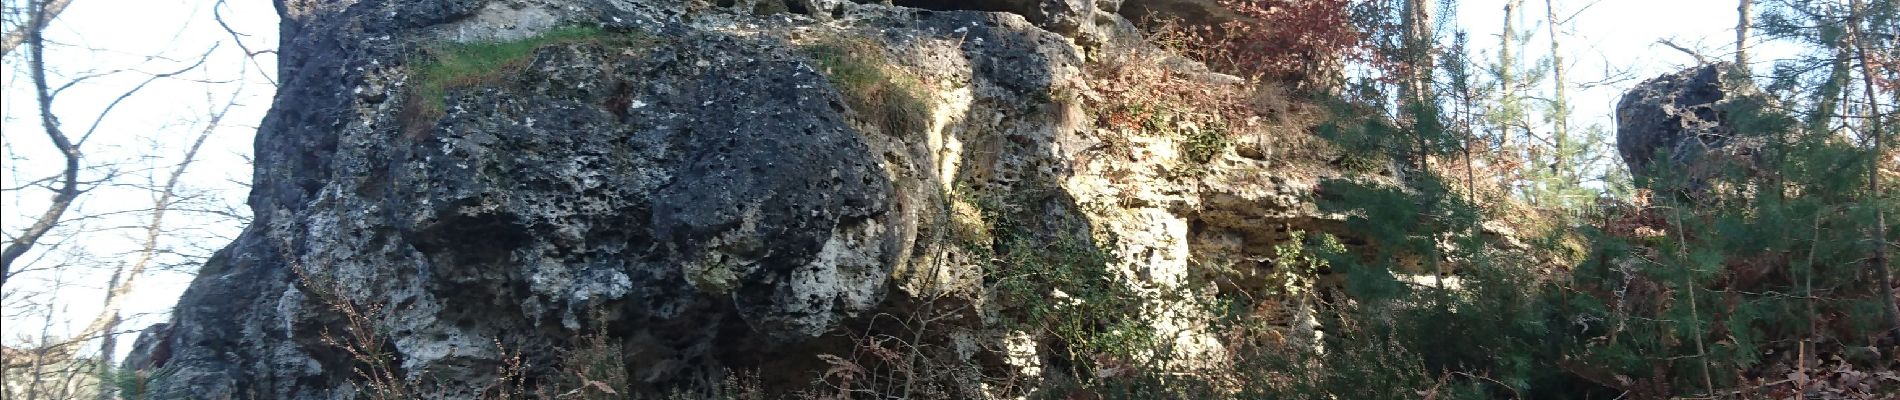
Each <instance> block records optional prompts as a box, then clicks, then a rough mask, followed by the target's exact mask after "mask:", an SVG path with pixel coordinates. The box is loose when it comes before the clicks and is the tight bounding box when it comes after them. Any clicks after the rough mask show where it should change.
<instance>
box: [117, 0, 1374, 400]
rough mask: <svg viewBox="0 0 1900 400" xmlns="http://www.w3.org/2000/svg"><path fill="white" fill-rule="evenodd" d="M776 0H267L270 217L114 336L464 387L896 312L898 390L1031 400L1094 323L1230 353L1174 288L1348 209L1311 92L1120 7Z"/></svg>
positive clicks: (1189, 360)
mask: <svg viewBox="0 0 1900 400" xmlns="http://www.w3.org/2000/svg"><path fill="white" fill-rule="evenodd" d="M765 2H766V4H759V3H760V2H758V1H749V2H739V3H744V4H701V3H694V2H673V1H644V0H356V1H330V2H311V1H292V0H280V1H279V2H278V8H279V11H280V13H281V14H282V17H283V23H282V30H283V43H282V46H281V50H280V51H281V61H280V65H281V66H280V69H281V76H282V77H283V78H282V85H281V87H280V89H279V94H278V95H277V97H276V100H275V104H274V105H273V108H272V111H271V113H270V114H269V116H268V117H267V118H266V119H265V121H264V123H263V124H262V126H261V127H260V129H259V131H258V135H257V143H256V148H257V154H256V162H257V166H256V173H255V187H254V191H253V193H252V195H251V197H250V201H249V203H250V206H251V207H252V209H253V210H254V212H255V215H256V216H257V217H256V221H255V223H254V224H253V225H252V226H251V227H249V228H248V229H247V230H246V231H245V232H244V234H243V235H242V236H240V237H239V238H238V239H237V240H236V241H235V242H234V243H232V244H231V245H229V246H228V247H226V248H224V249H223V250H222V251H220V252H218V253H217V255H216V256H215V257H213V258H212V259H211V260H210V261H209V262H208V263H207V264H206V265H205V266H204V268H203V270H202V271H201V272H200V273H199V276H198V278H197V280H196V281H195V282H194V283H193V284H192V286H191V287H190V289H189V290H188V291H187V293H186V294H185V296H184V298H183V299H182V300H181V302H180V304H179V305H178V307H177V309H176V312H175V314H174V316H173V318H172V321H171V323H169V324H164V325H160V326H157V327H154V328H153V329H150V330H148V331H147V332H146V334H145V335H143V336H142V337H141V338H140V339H139V344H138V348H139V350H138V351H137V354H135V355H134V356H133V357H131V358H128V362H130V363H133V365H132V366H133V367H139V368H146V369H151V370H155V371H165V372H164V373H162V374H159V375H156V376H158V378H156V381H155V382H154V383H153V386H154V387H155V388H156V390H155V392H156V393H159V394H161V397H162V396H167V395H168V396H174V397H182V398H279V399H345V398H363V397H370V396H368V395H366V394H365V393H366V392H367V391H371V390H374V389H376V386H377V385H379V384H387V383H389V382H395V383H397V384H401V385H405V386H408V387H406V388H404V389H403V390H406V392H404V393H412V394H416V395H418V396H425V397H434V398H475V397H480V396H482V395H484V394H487V393H492V392H494V391H496V390H497V389H498V387H499V386H500V385H502V384H503V383H507V382H515V383H521V382H527V384H528V385H530V386H532V385H534V384H548V383H550V382H556V381H558V380H559V379H563V376H561V373H560V372H558V371H559V370H561V368H562V364H564V363H567V364H572V363H574V362H575V361H574V360H575V359H576V358H574V357H572V356H573V355H574V354H575V352H576V351H577V350H576V349H579V348H582V347H585V346H586V345H588V344H595V345H599V344H603V343H604V344H606V345H607V346H605V347H602V346H595V347H592V348H594V349H595V350H596V351H598V350H599V349H601V348H611V349H613V350H612V352H613V353H614V354H613V356H614V357H613V359H614V360H616V361H614V362H613V364H618V366H617V367H618V368H616V370H619V371H620V372H621V373H624V376H623V377H621V378H622V379H624V380H625V381H626V383H627V385H628V386H627V387H629V388H632V389H633V390H634V391H635V393H619V395H625V396H636V397H639V396H657V395H663V394H667V393H674V394H677V393H701V394H703V393H706V392H705V391H706V390H709V389H707V388H709V387H715V386H718V382H720V381H722V380H726V379H727V378H728V377H729V376H733V375H735V374H748V375H749V376H751V377H752V379H755V380H758V381H759V382H758V383H757V385H759V386H763V387H765V388H766V390H769V391H785V390H791V389H793V388H804V387H807V386H809V384H810V382H812V381H814V380H817V379H823V378H826V377H831V378H837V377H838V375H837V374H839V373H840V372H839V371H840V368H843V367H841V366H846V365H849V366H858V365H866V364H869V363H871V362H872V361H876V360H875V359H870V358H866V359H861V360H860V359H856V357H859V356H856V355H860V354H876V353H877V352H876V351H867V348H868V349H870V350H876V349H878V348H881V347H879V346H898V345H897V344H892V343H893V342H888V341H880V339H878V338H903V339H904V342H903V343H906V344H908V345H909V346H911V347H912V348H913V349H916V352H917V353H919V354H923V356H924V357H928V358H931V359H932V360H933V361H931V362H933V363H935V364H931V365H934V366H939V367H941V368H940V369H941V370H940V371H938V372H932V373H931V375H930V376H929V377H927V378H920V377H916V376H912V378H914V379H916V380H929V381H931V382H935V383H941V384H939V385H934V386H933V387H934V389H932V390H936V392H933V393H934V394H932V395H928V396H927V395H924V392H922V390H924V389H921V388H920V389H917V390H919V392H918V393H919V394H918V396H917V397H946V398H974V397H991V396H1014V395H1016V394H1020V393H1026V392H1028V391H1032V390H1034V388H1035V387H1036V386H1038V385H1043V384H1048V383H1049V382H1060V381H1063V380H1075V379H1083V378H1086V377H1084V376H1078V375H1088V374H1095V376H1107V375H1103V374H1112V373H1113V372H1112V371H1106V370H1096V371H1092V372H1084V371H1078V370H1077V369H1076V368H1073V367H1072V366H1071V365H1069V361H1070V360H1074V359H1077V358H1078V357H1083V358H1086V357H1098V358H1111V356H1110V355H1108V354H1110V353H1113V352H1112V351H1109V350H1112V349H1108V348H1109V347H1113V346H1114V345H1112V344H1104V345H1100V346H1099V347H1100V348H1101V350H1100V351H1099V352H1097V353H1091V351H1094V350H1090V349H1097V347H1086V346H1084V344H1083V343H1079V342H1078V341H1077V340H1075V339H1076V338H1078V337H1083V336H1088V335H1094V336H1088V337H1104V335H1124V334H1127V333H1128V332H1130V330H1131V329H1138V330H1140V331H1141V332H1143V334H1142V335H1128V337H1130V338H1133V339H1129V340H1131V341H1128V342H1116V343H1137V344H1142V345H1144V347H1143V348H1148V347H1147V346H1146V345H1157V346H1154V347H1155V348H1163V349H1168V351H1169V353H1170V354H1171V356H1168V357H1162V356H1160V355H1158V354H1155V353H1154V352H1146V353H1140V352H1138V353H1139V354H1132V355H1130V354H1122V355H1121V356H1122V357H1124V358H1127V360H1125V362H1127V363H1135V362H1153V363H1158V365H1160V366H1159V367H1157V368H1173V367H1177V366H1178V367H1182V368H1186V367H1187V366H1191V365H1196V364H1209V363H1219V362H1221V361H1220V360H1221V359H1222V357H1223V348H1224V347H1225V346H1224V345H1223V344H1222V343H1220V342H1219V340H1218V337H1217V335H1215V334H1214V333H1213V332H1210V330H1211V329H1212V328H1211V327H1210V326H1209V325H1208V324H1205V323H1202V322H1203V320H1204V319H1206V318H1207V316H1206V315H1204V314H1203V313H1200V312H1197V311H1195V310H1196V308H1194V307H1187V306H1185V305H1186V304H1187V302H1191V301H1193V299H1195V298H1198V297H1197V296H1204V295H1206V294H1207V293H1211V291H1219V290H1228V289H1222V288H1221V287H1218V286H1215V287H1200V286H1192V285H1191V283H1193V282H1195V281H1196V280H1197V279H1199V278H1202V277H1204V276H1205V275H1206V274H1207V273H1206V272H1205V271H1204V270H1205V269H1207V268H1212V267H1213V266H1219V267H1221V268H1230V269H1231V268H1239V269H1260V270H1266V269H1271V268H1274V266H1272V265H1271V264H1272V262H1271V261H1270V260H1271V259H1272V257H1273V253H1272V251H1273V250H1272V249H1273V246H1274V245H1275V244H1279V243H1283V242H1285V241H1286V240H1287V238H1288V237H1289V236H1290V235H1292V234H1293V232H1294V231H1302V230H1305V231H1336V230H1338V226H1339V223H1338V221H1339V218H1338V217H1336V216H1327V215H1322V214H1320V213H1318V212H1317V211H1316V209H1315V207H1314V206H1313V205H1312V202H1311V200H1310V198H1311V195H1312V190H1313V187H1314V186H1315V184H1316V183H1317V181H1318V180H1319V179H1321V178H1324V177H1331V176H1339V175H1340V173H1339V172H1337V171H1335V170H1334V169H1332V168H1331V167H1329V166H1327V165H1326V164H1325V162H1324V161H1325V160H1330V159H1333V158H1334V157H1333V156H1331V155H1328V154H1323V153H1325V152H1326V151H1325V150H1317V149H1322V148H1324V146H1321V145H1319V144H1318V143H1316V142H1315V141H1314V140H1313V139H1312V138H1311V137H1309V136H1307V135H1305V134H1304V133H1303V132H1304V128H1305V127H1304V126H1301V125H1300V124H1298V123H1297V122H1292V121H1297V118H1289V117H1288V115H1293V114H1298V113H1300V112H1302V111H1300V110H1299V107H1294V106H1289V104H1291V103H1290V102H1286V101H1284V100H1279V101H1276V100H1275V99H1274V96H1273V95H1272V94H1271V93H1262V92H1255V91H1253V90H1252V89H1251V88H1250V87H1248V86H1247V85H1244V84H1242V83H1241V82H1239V80H1238V79H1235V78H1232V77H1229V76H1224V75H1220V74H1216V73H1211V72H1208V71H1206V70H1205V69H1204V68H1201V67H1198V66H1197V65H1196V64H1194V63H1192V62H1189V61H1186V60H1183V59H1181V58H1179V57H1175V56H1172V55H1170V54H1168V53H1167V52H1165V51H1163V50H1160V49H1158V48H1155V47H1153V46H1151V45H1149V44H1147V43H1145V42H1144V41H1142V39H1141V38H1140V35H1139V33H1137V32H1136V31H1135V30H1134V29H1133V28H1132V27H1131V25H1129V24H1128V23H1127V22H1126V21H1125V20H1123V19H1122V18H1120V17H1118V16H1116V15H1115V14H1114V13H1113V12H1114V11H1115V9H1116V6H1117V4H1115V3H1116V2H1113V1H1093V2H1091V1H1071V0H1059V1H1039V2H1037V1H1030V2H1020V3H1022V4H1016V2H989V3H995V4H989V3H984V2H971V3H972V4H974V5H966V4H963V3H961V2H925V1H919V2H906V1H898V2H897V5H881V4H858V3H854V2H846V1H836V0H804V1H785V2H774V0H765ZM907 6H918V7H926V8H912V7H907ZM986 10H987V11H986ZM458 63H461V64H458ZM458 65H459V66H472V67H467V68H461V67H458ZM1276 110H1277V111H1276ZM1362 178H1363V179H1372V180H1377V179H1385V178H1381V177H1378V176H1371V177H1362ZM1058 274H1060V276H1055V275H1058ZM1065 279H1066V280H1065ZM1073 282H1080V283H1073ZM1230 289H1231V288H1230ZM1184 291H1186V292H1188V294H1187V295H1185V296H1184V295H1181V293H1183V292H1184ZM1196 291H1198V292H1196ZM1195 293H1200V294H1199V295H1197V294H1195ZM1091 307H1092V308H1091ZM1084 308H1087V309H1090V310H1097V311H1104V310H1106V311H1107V312H1105V313H1096V314H1090V315H1101V314H1110V315H1118V317H1116V318H1112V319H1091V320H1072V319H1070V318H1071V317H1070V316H1072V315H1080V314H1081V313H1079V312H1076V311H1074V310H1078V309H1084ZM867 343H869V344H868V345H867ZM867 346H868V347H867ZM1125 347H1128V346H1125ZM925 348H928V350H923V349H925ZM1098 353H1099V354H1098ZM867 357H868V356H867ZM848 358H849V359H852V360H846V359H848ZM884 362H886V363H887V364H893V365H895V363H894V362H892V361H891V360H884ZM901 364H902V365H906V366H917V365H921V364H919V363H914V362H910V361H903V362H902V363H901ZM1105 365H1106V363H1105ZM843 370H844V371H846V372H847V373H848V372H849V368H844V369H843ZM884 373H890V372H888V371H887V372H866V373H862V374H860V375H862V376H871V377H874V376H876V375H878V374H884ZM906 373H909V372H906ZM914 375H920V374H914ZM581 379H604V378H600V377H599V376H595V377H593V378H588V377H582V378H581ZM869 379H870V378H860V381H863V380H869ZM835 381H836V379H833V383H834V384H835V383H836V382H835ZM845 384H846V385H849V384H850V383H849V382H848V381H847V383H845Z"/></svg>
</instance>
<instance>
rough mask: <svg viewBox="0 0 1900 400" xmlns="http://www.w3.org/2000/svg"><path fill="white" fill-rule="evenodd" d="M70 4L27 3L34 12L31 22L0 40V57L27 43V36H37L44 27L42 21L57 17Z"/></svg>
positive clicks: (65, 1)
mask: <svg viewBox="0 0 1900 400" xmlns="http://www.w3.org/2000/svg"><path fill="white" fill-rule="evenodd" d="M72 2H73V1H72V0H53V1H52V2H50V3H46V4H43V5H42V4H39V2H38V1H33V2H28V3H27V5H28V7H30V8H29V9H30V10H34V11H32V12H33V18H32V20H30V21H29V22H27V26H25V27H22V28H25V29H14V30H13V31H12V32H7V34H6V37H5V38H0V57H6V55H7V54H12V53H13V49H16V48H19V47H20V45H21V44H23V43H25V42H27V41H28V36H29V35H38V34H39V31H40V29H39V27H42V26H44V25H45V21H44V19H52V18H53V17H57V16H59V13H60V12H63V11H66V5H68V4H72ZM42 18H44V19H42Z"/></svg>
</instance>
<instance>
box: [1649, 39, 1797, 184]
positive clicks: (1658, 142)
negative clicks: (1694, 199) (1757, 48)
mask: <svg viewBox="0 0 1900 400" xmlns="http://www.w3.org/2000/svg"><path fill="white" fill-rule="evenodd" d="M1736 71H1737V69H1736V68H1735V66H1734V65H1733V64H1727V63H1716V64H1708V65H1700V66H1696V67H1691V68H1688V69H1684V70H1682V71H1679V72H1676V73H1672V74H1668V75H1663V76H1660V77H1656V78H1654V79H1650V80H1647V81H1643V83H1641V84H1637V85H1636V87H1634V88H1631V89H1630V90H1629V92H1627V93H1625V94H1624V95H1623V98H1622V100H1620V101H1618V102H1617V104H1616V149H1617V153H1618V154H1619V155H1621V156H1622V158H1623V163H1624V164H1625V165H1626V166H1628V167H1629V170H1630V173H1631V174H1633V175H1634V176H1635V177H1637V178H1638V179H1639V180H1640V181H1644V182H1649V181H1655V180H1657V179H1659V178H1663V179H1666V180H1670V181H1672V182H1676V184H1681V185H1686V186H1684V187H1683V188H1684V189H1689V190H1692V191H1693V190H1699V189H1700V187H1701V186H1702V185H1703V184H1704V183H1706V181H1707V180H1708V179H1711V178H1713V177H1715V176H1717V175H1721V174H1723V173H1725V171H1727V170H1729V168H1741V169H1742V170H1743V171H1746V170H1749V169H1751V168H1753V166H1754V165H1755V164H1756V161H1757V156H1756V155H1757V154H1758V153H1759V150H1760V149H1761V148H1762V146H1764V145H1766V144H1767V137H1769V136H1770V135H1769V133H1770V132H1771V129H1773V127H1772V126H1770V125H1769V124H1766V123H1764V121H1767V120H1766V119H1762V118H1755V117H1756V116H1760V115H1762V113H1763V106H1765V105H1767V104H1769V102H1770V101H1771V99H1770V98H1769V97H1768V96H1767V95H1766V94H1764V93H1763V92H1762V91H1761V90H1760V89H1758V88H1756V87H1755V85H1754V83H1753V82H1752V81H1750V80H1749V78H1748V76H1747V75H1746V74H1737V73H1736Z"/></svg>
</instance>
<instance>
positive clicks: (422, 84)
mask: <svg viewBox="0 0 1900 400" xmlns="http://www.w3.org/2000/svg"><path fill="white" fill-rule="evenodd" d="M580 42H599V43H606V44H611V45H618V46H633V45H636V44H638V43H639V42H640V37H639V36H637V35H634V34H615V33H608V32H605V31H603V30H601V29H600V27H597V26H586V25H570V26H562V27H557V28H554V29H551V30H548V31H547V32H543V33H541V34H540V35H536V36H534V37H529V38H525V39H520V40H512V41H501V42H483V43H444V44H438V45H433V46H429V47H427V48H425V49H424V50H423V52H422V54H421V56H419V57H417V59H416V60H413V61H412V62H411V67H410V68H411V70H410V71H411V74H412V75H411V76H412V80H411V82H414V83H413V84H412V85H411V86H410V87H409V92H408V96H410V98H409V101H408V102H407V106H406V108H405V109H404V110H403V113H404V115H403V122H404V126H405V130H406V131H408V133H410V134H411V135H412V136H413V135H415V134H417V133H419V131H421V130H426V129H427V128H428V124H429V123H431V122H433V121H435V120H436V119H438V118H441V116H442V112H443V107H444V104H443V102H444V101H446V100H445V99H447V97H448V94H449V92H450V91H453V90H456V89H466V88H473V87H481V86H490V85H495V84H498V83H500V82H501V81H502V80H503V79H504V78H507V77H511V76H515V75H517V74H519V73H520V72H521V69H522V68H524V67H526V66H527V64H528V61H529V59H530V58H531V57H532V56H533V55H534V52H535V50H538V49H540V48H542V47H546V46H549V45H556V44H567V43H580Z"/></svg>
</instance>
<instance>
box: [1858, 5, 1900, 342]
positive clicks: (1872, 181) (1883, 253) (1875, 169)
mask: <svg viewBox="0 0 1900 400" xmlns="http://www.w3.org/2000/svg"><path fill="white" fill-rule="evenodd" d="M1850 4H1851V5H1852V7H1853V8H1854V9H1853V13H1854V14H1853V15H1852V16H1851V17H1849V18H1848V21H1847V29H1848V31H1849V34H1850V35H1852V36H1853V41H1854V51H1855V52H1857V53H1860V54H1859V56H1860V68H1861V70H1860V72H1861V74H1860V78H1861V81H1862V88H1863V89H1865V90H1866V92H1867V108H1866V109H1864V111H1865V112H1866V117H1865V119H1864V120H1863V121H1864V123H1866V124H1867V126H1866V127H1867V134H1868V135H1869V136H1870V137H1872V138H1873V142H1874V143H1873V144H1874V149H1873V156H1872V157H1869V158H1868V162H1869V163H1870V165H1868V169H1867V190H1868V196H1872V197H1873V198H1872V199H1870V200H1871V202H1872V203H1873V207H1874V228H1873V229H1872V232H1871V235H1872V236H1873V238H1872V239H1873V240H1872V241H1871V243H1872V244H1873V246H1874V251H1873V256H1872V257H1869V258H1868V259H1867V264H1868V267H1870V268H1873V270H1874V277H1875V279H1878V280H1879V282H1878V285H1879V286H1880V297H1881V298H1882V299H1881V301H1882V302H1884V303H1886V304H1883V306H1884V307H1883V308H1885V310H1884V311H1886V314H1887V329H1888V331H1887V338H1888V340H1890V341H1892V342H1893V345H1895V346H1900V306H1895V305H1894V302H1895V300H1894V293H1893V273H1892V272H1891V271H1889V269H1888V266H1887V246H1888V244H1887V216H1886V215H1885V213H1884V212H1883V211H1885V210H1884V209H1883V208H1882V207H1883V204H1881V202H1880V199H1881V193H1880V166H1881V164H1882V163H1881V161H1882V159H1883V158H1885V157H1886V154H1887V153H1886V149H1885V148H1884V147H1883V146H1884V145H1885V143H1883V142H1884V141H1883V140H1881V136H1883V135H1885V134H1886V132H1884V129H1882V128H1883V127H1882V126H1881V116H1882V114H1881V113H1880V96H1879V95H1878V94H1876V93H1875V91H1874V88H1875V85H1874V69H1873V68H1874V67H1873V63H1874V62H1875V60H1874V58H1873V57H1872V56H1871V54H1869V52H1868V49H1867V47H1868V46H1870V45H1871V42H1870V41H1869V40H1868V38H1867V32H1866V29H1865V28H1866V27H1863V26H1861V23H1863V22H1865V20H1866V16H1867V15H1866V14H1867V7H1866V4H1865V2H1863V1H1861V0H1854V1H1853V2H1852V3H1850Z"/></svg>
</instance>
